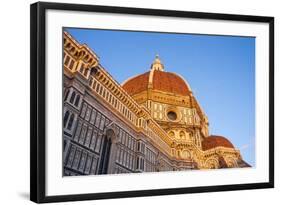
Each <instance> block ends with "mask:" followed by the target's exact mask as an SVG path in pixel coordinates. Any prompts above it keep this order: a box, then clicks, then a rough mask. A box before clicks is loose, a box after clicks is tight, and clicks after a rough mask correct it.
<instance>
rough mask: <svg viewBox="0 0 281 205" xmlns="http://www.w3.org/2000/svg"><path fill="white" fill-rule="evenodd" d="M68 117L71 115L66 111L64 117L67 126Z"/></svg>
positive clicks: (64, 123) (64, 124)
mask: <svg viewBox="0 0 281 205" xmlns="http://www.w3.org/2000/svg"><path fill="white" fill-rule="evenodd" d="M68 117H69V111H66V113H65V114H64V118H63V127H65V126H66V123H67V120H68Z"/></svg>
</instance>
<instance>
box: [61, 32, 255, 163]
mask: <svg viewBox="0 0 281 205" xmlns="http://www.w3.org/2000/svg"><path fill="white" fill-rule="evenodd" d="M66 30H67V31H68V32H69V33H70V34H71V35H72V36H73V37H74V38H75V39H76V40H78V41H79V42H80V43H86V44H87V45H88V46H89V47H90V48H92V49H93V50H94V51H95V52H96V54H97V55H98V56H99V57H100V63H101V64H102V65H103V67H105V68H106V69H107V70H108V71H109V73H110V74H111V75H112V76H113V77H114V78H115V79H116V80H117V81H118V82H119V83H122V82H123V81H125V80H126V79H127V78H129V77H131V76H134V75H136V74H141V73H144V72H146V71H148V70H149V68H150V65H151V63H152V61H153V60H154V58H155V55H156V54H159V56H160V59H161V61H162V63H163V64H164V66H165V71H169V72H175V73H178V74H180V75H181V76H183V77H184V78H185V79H186V80H187V82H188V83H189V85H190V86H191V89H192V91H193V93H194V95H195V97H196V98H197V100H198V102H199V104H200V105H201V107H202V108H203V110H204V111H205V113H206V114H207V116H208V118H209V122H210V134H215V135H222V136H225V137H227V138H228V139H229V140H230V141H231V142H232V143H233V145H234V146H235V147H236V148H238V149H240V151H241V153H242V156H243V158H244V159H245V161H247V162H248V163H249V164H251V165H252V166H255V38H253V37H238V36H235V37H234V36H216V35H194V34H170V33H169V34H167V33H151V32H130V31H110V30H94V29H70V28H68V29H66Z"/></svg>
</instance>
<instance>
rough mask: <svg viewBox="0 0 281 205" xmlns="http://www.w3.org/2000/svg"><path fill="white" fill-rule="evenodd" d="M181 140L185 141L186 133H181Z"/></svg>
mask: <svg viewBox="0 0 281 205" xmlns="http://www.w3.org/2000/svg"><path fill="white" fill-rule="evenodd" d="M180 139H182V140H183V139H185V133H184V131H180Z"/></svg>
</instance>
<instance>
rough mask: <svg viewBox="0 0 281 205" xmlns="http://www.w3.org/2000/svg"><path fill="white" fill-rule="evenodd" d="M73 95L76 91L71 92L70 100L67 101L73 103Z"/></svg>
mask: <svg viewBox="0 0 281 205" xmlns="http://www.w3.org/2000/svg"><path fill="white" fill-rule="evenodd" d="M75 96H76V93H75V92H74V91H73V92H72V94H71V97H70V101H69V102H70V103H73V101H74V98H75Z"/></svg>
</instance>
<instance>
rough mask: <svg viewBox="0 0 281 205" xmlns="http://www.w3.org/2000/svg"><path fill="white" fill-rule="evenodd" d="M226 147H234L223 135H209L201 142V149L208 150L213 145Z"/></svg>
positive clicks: (213, 146)
mask: <svg viewBox="0 0 281 205" xmlns="http://www.w3.org/2000/svg"><path fill="white" fill-rule="evenodd" d="M220 146H221V147H227V148H234V146H233V145H232V143H231V142H230V141H229V140H228V139H226V138H225V137H222V136H215V135H211V136H209V137H207V138H205V139H204V140H203V142H202V149H203V150H208V149H212V148H215V147H220Z"/></svg>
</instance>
